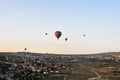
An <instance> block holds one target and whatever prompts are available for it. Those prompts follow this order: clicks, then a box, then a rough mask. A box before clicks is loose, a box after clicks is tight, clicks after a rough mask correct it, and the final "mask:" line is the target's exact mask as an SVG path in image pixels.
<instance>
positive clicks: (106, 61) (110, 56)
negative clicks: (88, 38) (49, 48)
mask: <svg viewBox="0 0 120 80" xmlns="http://www.w3.org/2000/svg"><path fill="white" fill-rule="evenodd" d="M119 64H120V52H110V53H99V54H84V55H83V54H76V55H72V54H71V55H66V54H50V53H31V52H1V53H0V80H80V79H81V80H87V79H88V80H108V79H109V80H113V79H114V80H119V79H120V76H119V75H120V65H119ZM78 75H79V76H78Z"/></svg>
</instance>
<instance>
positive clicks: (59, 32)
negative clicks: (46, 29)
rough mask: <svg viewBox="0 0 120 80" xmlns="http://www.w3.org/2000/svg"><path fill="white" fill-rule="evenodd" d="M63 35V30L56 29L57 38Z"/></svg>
mask: <svg viewBox="0 0 120 80" xmlns="http://www.w3.org/2000/svg"><path fill="white" fill-rule="evenodd" d="M61 35H62V32H61V31H56V32H55V36H56V38H57V39H59V38H60V37H61Z"/></svg>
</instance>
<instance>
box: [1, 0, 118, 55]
mask: <svg viewBox="0 0 120 80" xmlns="http://www.w3.org/2000/svg"><path fill="white" fill-rule="evenodd" d="M57 30H59V31H61V32H62V36H61V38H60V39H59V40H57V39H56V37H55V36H54V32H55V31H57ZM45 33H48V35H47V36H46V35H45ZM83 34H86V37H83ZM65 37H67V38H68V41H67V42H65V41H64V38H65ZM25 47H26V48H27V49H28V51H30V52H40V53H67V54H69V53H70V54H83V53H99V52H111V51H120V0H0V51H1V52H2V51H11V52H16V51H24V48H25Z"/></svg>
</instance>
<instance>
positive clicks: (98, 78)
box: [87, 71, 101, 80]
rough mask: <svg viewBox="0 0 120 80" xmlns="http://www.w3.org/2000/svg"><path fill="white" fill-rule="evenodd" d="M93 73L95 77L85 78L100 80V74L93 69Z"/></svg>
mask: <svg viewBox="0 0 120 80" xmlns="http://www.w3.org/2000/svg"><path fill="white" fill-rule="evenodd" d="M94 73H95V75H96V76H97V77H93V78H89V79H87V80H100V78H101V76H100V75H99V74H98V73H97V72H95V71H94Z"/></svg>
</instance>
